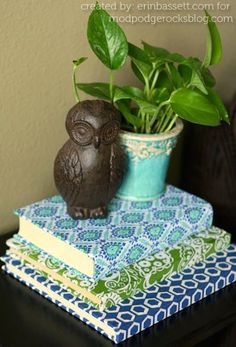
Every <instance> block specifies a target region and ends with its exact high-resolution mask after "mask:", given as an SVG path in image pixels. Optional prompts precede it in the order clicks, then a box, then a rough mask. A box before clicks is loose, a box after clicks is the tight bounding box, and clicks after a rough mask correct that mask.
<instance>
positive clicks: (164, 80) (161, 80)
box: [156, 71, 173, 91]
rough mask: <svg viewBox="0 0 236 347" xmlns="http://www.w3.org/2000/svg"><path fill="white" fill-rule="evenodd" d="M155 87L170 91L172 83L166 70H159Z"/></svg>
mask: <svg viewBox="0 0 236 347" xmlns="http://www.w3.org/2000/svg"><path fill="white" fill-rule="evenodd" d="M156 87H157V88H164V87H165V88H167V89H168V90H169V91H172V89H173V88H172V83H171V82H170V80H169V78H168V75H167V73H166V71H161V72H160V73H159V76H158V79H157V83H156Z"/></svg>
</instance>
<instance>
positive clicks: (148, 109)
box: [113, 88, 158, 114]
mask: <svg viewBox="0 0 236 347" xmlns="http://www.w3.org/2000/svg"><path fill="white" fill-rule="evenodd" d="M127 99H130V100H132V101H134V102H135V103H136V104H137V105H138V106H139V108H140V110H141V111H142V112H144V113H149V114H154V113H156V112H157V111H158V107H157V106H156V105H155V104H152V103H151V102H148V101H146V100H144V99H141V98H139V97H136V96H133V95H132V94H130V93H128V92H127V90H124V89H123V88H116V89H115V93H114V98H113V101H114V102H117V101H120V100H127Z"/></svg>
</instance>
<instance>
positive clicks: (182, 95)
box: [170, 88, 220, 126]
mask: <svg viewBox="0 0 236 347" xmlns="http://www.w3.org/2000/svg"><path fill="white" fill-rule="evenodd" d="M170 104H171V107H172V110H173V111H174V112H175V113H176V114H177V115H178V116H179V117H181V118H183V119H186V120H187V121H189V122H191V123H195V124H201V125H209V126H217V125H219V124H220V115H219V112H218V110H217V108H216V107H215V105H214V104H212V103H211V102H210V101H209V100H208V98H207V97H206V96H204V95H202V94H200V93H198V92H196V91H193V90H190V89H187V88H180V89H178V90H176V91H174V92H173V93H172V94H171V97H170Z"/></svg>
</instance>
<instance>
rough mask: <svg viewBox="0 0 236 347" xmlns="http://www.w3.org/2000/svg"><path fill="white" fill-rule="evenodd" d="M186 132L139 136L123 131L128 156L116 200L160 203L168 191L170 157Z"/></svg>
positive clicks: (178, 124) (175, 130) (176, 130)
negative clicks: (166, 190) (179, 136)
mask: <svg viewBox="0 0 236 347" xmlns="http://www.w3.org/2000/svg"><path fill="white" fill-rule="evenodd" d="M182 129H183V122H182V121H181V120H180V119H178V120H177V122H176V126H175V127H174V128H173V129H172V130H171V131H168V132H166V133H163V134H154V135H152V134H136V133H130V132H126V131H122V132H121V134H120V139H121V145H122V146H123V147H124V150H125V153H126V172H125V175H124V178H123V181H122V184H121V186H120V188H119V190H118V192H117V193H116V196H117V197H119V198H122V199H128V200H134V201H148V200H153V199H157V198H158V197H160V196H161V195H162V194H163V193H164V191H165V185H166V174H167V169H168V166H169V161H170V154H171V152H172V149H173V148H174V147H175V145H176V142H177V137H178V135H179V133H180V132H181V131H182Z"/></svg>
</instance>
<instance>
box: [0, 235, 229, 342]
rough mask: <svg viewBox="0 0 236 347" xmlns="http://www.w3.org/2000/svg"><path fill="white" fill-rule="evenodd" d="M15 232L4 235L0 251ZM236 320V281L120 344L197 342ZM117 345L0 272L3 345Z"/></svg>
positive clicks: (0, 242) (1, 338)
mask: <svg viewBox="0 0 236 347" xmlns="http://www.w3.org/2000/svg"><path fill="white" fill-rule="evenodd" d="M10 236H11V234H8V235H4V236H2V237H0V254H1V255H2V254H4V252H5V249H6V246H5V241H6V239H7V238H8V237H10ZM235 323H236V284H232V285H230V286H228V287H226V288H225V289H223V290H220V291H219V292H217V293H215V294H213V295H211V296H209V297H207V298H206V299H204V300H202V301H201V302H198V303H196V304H194V305H192V306H190V307H189V308H187V309H185V310H183V311H181V312H179V313H177V314H175V315H174V316H172V317H170V318H167V319H165V320H164V321H162V322H160V323H158V324H156V325H154V326H152V327H151V328H149V329H146V330H145V331H144V332H142V333H140V334H138V335H135V336H133V337H131V338H130V339H128V340H126V341H125V342H123V343H121V344H119V345H118V346H130V347H137V346H143V347H150V346H160V347H163V346H171V347H174V346H181V347H185V346H186V347H190V346H195V345H196V344H198V343H200V342H201V341H204V340H206V339H207V338H208V337H209V336H212V335H214V334H216V333H217V332H219V331H221V330H222V329H224V328H225V327H228V326H230V325H232V324H235ZM22 346H24V347H42V346H49V347H54V346H55V347H100V346H101V347H103V346H115V345H114V343H113V342H111V341H110V340H108V339H106V338H105V337H103V336H102V335H100V334H98V333H97V332H96V331H94V330H92V329H91V328H89V327H88V326H87V325H85V324H84V323H82V322H80V321H79V320H77V319H76V318H74V317H72V316H70V315H69V314H68V313H66V312H65V311H63V310H62V309H60V308H59V307H57V306H56V305H54V304H53V303H51V302H49V301H47V300H46V299H44V298H42V297H41V296H40V295H38V294H37V293H34V292H33V291H32V290H30V289H29V288H27V287H26V286H24V285H23V284H21V283H18V282H17V281H16V280H15V279H13V278H12V277H10V276H8V275H6V274H5V273H4V272H3V271H0V347H22Z"/></svg>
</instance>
